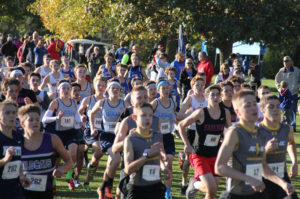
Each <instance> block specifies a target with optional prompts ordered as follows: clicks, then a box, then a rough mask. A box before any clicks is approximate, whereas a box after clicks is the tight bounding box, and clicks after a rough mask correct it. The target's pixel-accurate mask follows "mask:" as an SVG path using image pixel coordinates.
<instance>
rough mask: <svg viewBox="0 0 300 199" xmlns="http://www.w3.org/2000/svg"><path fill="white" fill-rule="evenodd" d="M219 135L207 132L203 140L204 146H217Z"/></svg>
mask: <svg viewBox="0 0 300 199" xmlns="http://www.w3.org/2000/svg"><path fill="white" fill-rule="evenodd" d="M220 137H221V135H211V134H207V135H206V138H205V142H204V146H217V145H218V144H219V140H220Z"/></svg>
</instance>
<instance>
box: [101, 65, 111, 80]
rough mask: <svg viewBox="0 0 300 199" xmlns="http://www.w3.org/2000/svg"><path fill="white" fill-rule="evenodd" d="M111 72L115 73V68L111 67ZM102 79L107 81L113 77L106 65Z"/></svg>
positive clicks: (103, 67) (103, 66) (103, 68)
mask: <svg viewBox="0 0 300 199" xmlns="http://www.w3.org/2000/svg"><path fill="white" fill-rule="evenodd" d="M110 69H111V71H112V72H113V71H114V68H113V66H111V68H110ZM102 77H104V78H105V79H107V80H110V79H111V78H112V75H111V74H110V72H109V70H108V69H107V68H106V67H105V64H103V65H102Z"/></svg>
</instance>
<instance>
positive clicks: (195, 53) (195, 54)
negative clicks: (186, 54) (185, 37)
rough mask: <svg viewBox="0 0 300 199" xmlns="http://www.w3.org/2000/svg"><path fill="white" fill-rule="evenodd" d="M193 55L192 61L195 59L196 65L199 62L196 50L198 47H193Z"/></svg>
mask: <svg viewBox="0 0 300 199" xmlns="http://www.w3.org/2000/svg"><path fill="white" fill-rule="evenodd" d="M191 55H192V59H193V61H194V63H195V64H196V62H197V49H196V47H193V49H192V51H191Z"/></svg>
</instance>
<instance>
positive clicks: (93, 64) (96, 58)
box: [85, 45, 101, 79]
mask: <svg viewBox="0 0 300 199" xmlns="http://www.w3.org/2000/svg"><path fill="white" fill-rule="evenodd" d="M92 49H93V52H92V53H91V51H92ZM85 56H86V57H87V61H88V63H89V71H90V73H91V77H92V79H94V77H95V76H96V73H97V71H98V70H99V66H100V64H101V53H100V48H99V47H98V46H94V45H91V47H89V49H88V50H87V51H86V54H85Z"/></svg>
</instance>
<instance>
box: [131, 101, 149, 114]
mask: <svg viewBox="0 0 300 199" xmlns="http://www.w3.org/2000/svg"><path fill="white" fill-rule="evenodd" d="M142 108H150V109H151V110H152V111H154V110H153V107H152V105H151V104H149V103H143V104H139V105H136V106H134V109H133V112H134V114H136V112H137V111H139V110H141V109H142Z"/></svg>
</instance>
